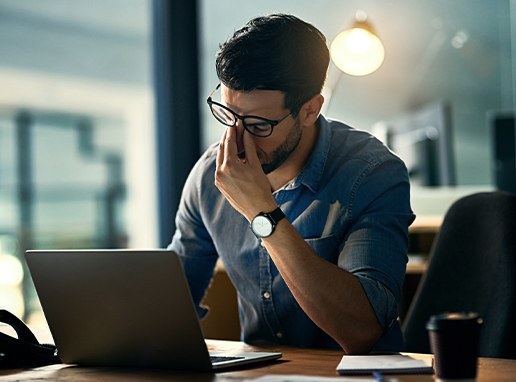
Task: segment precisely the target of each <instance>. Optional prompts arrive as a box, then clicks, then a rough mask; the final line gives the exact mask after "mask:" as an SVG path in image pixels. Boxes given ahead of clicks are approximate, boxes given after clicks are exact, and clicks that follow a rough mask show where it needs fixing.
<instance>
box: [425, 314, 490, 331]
mask: <svg viewBox="0 0 516 382" xmlns="http://www.w3.org/2000/svg"><path fill="white" fill-rule="evenodd" d="M482 322H483V321H482V319H481V318H480V316H479V315H478V313H476V312H445V313H441V314H437V315H433V316H431V317H430V319H429V320H428V322H427V323H426V329H427V330H437V329H439V328H442V327H443V326H449V325H458V324H467V323H471V324H478V325H480V324H482Z"/></svg>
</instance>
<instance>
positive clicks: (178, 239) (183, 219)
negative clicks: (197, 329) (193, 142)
mask: <svg viewBox="0 0 516 382" xmlns="http://www.w3.org/2000/svg"><path fill="white" fill-rule="evenodd" d="M205 161H206V157H205V156H203V157H201V159H200V160H199V161H198V162H197V163H196V165H195V166H194V168H193V169H192V171H191V172H190V174H189V176H188V178H187V180H186V183H185V186H184V188H183V193H182V195H181V200H180V203H179V208H178V211H177V214H176V219H175V223H176V231H175V233H174V235H173V237H172V241H171V243H170V244H169V245H168V249H170V250H173V251H175V252H176V253H177V254H178V255H179V257H180V259H181V261H182V264H183V269H184V272H185V276H186V279H187V281H188V285H189V287H190V292H191V294H192V299H193V302H194V305H195V306H196V308H197V313H198V315H199V317H200V318H203V317H204V316H205V315H206V314H207V313H208V310H207V308H206V307H203V306H201V302H202V300H203V298H204V295H205V293H206V290H207V289H208V286H209V284H210V281H211V279H212V278H213V270H214V267H215V263H216V262H217V258H218V255H217V252H216V250H215V247H214V245H213V241H212V239H211V236H210V235H209V233H208V231H207V229H206V227H205V225H204V223H203V219H202V214H201V207H200V199H201V198H200V192H201V184H202V181H203V175H204V174H203V173H204V172H205V171H206V169H205V166H204V163H205Z"/></svg>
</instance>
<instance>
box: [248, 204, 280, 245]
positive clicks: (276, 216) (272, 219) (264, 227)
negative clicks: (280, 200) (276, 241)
mask: <svg viewBox="0 0 516 382" xmlns="http://www.w3.org/2000/svg"><path fill="white" fill-rule="evenodd" d="M284 217H285V214H284V213H283V211H282V210H281V208H279V207H278V208H276V209H275V210H274V211H272V212H268V213H267V212H260V213H259V214H258V215H256V216H255V217H254V219H253V220H251V230H252V231H253V233H254V234H255V235H256V237H257V238H259V239H261V238H264V237H269V236H270V235H272V233H273V232H274V229H275V228H276V225H277V224H278V223H279V221H280V220H281V219H283V218H284Z"/></svg>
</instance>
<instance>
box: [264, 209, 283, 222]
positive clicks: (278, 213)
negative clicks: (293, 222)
mask: <svg viewBox="0 0 516 382" xmlns="http://www.w3.org/2000/svg"><path fill="white" fill-rule="evenodd" d="M264 215H268V216H269V218H270V219H271V220H272V223H273V225H274V226H275V225H276V224H278V223H279V221H280V220H281V219H283V218H284V217H285V214H284V213H283V211H282V210H281V208H280V207H278V208H276V209H275V210H274V211H272V212H269V213H264Z"/></svg>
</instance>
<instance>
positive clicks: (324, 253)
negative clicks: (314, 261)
mask: <svg viewBox="0 0 516 382" xmlns="http://www.w3.org/2000/svg"><path fill="white" fill-rule="evenodd" d="M305 242H306V243H307V244H308V245H309V246H310V247H311V248H312V249H313V250H314V251H315V252H317V254H318V255H319V257H321V258H323V259H325V260H327V261H329V262H330V263H332V264H337V262H338V259H339V253H340V236H339V235H338V234H332V235H329V236H325V237H320V238H312V239H305Z"/></svg>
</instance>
